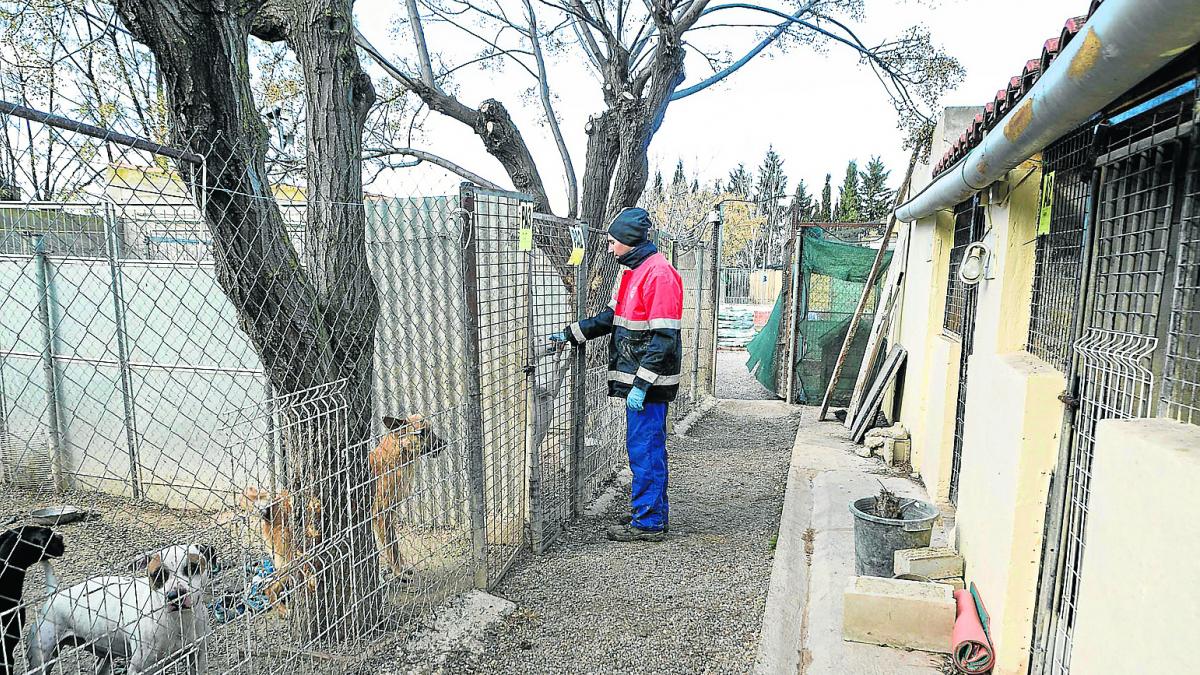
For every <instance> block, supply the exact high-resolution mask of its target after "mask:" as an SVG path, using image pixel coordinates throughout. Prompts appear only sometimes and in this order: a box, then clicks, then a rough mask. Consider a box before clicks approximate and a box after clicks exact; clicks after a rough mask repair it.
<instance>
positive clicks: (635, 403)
mask: <svg viewBox="0 0 1200 675" xmlns="http://www.w3.org/2000/svg"><path fill="white" fill-rule="evenodd" d="M625 405H626V406H628V407H629V409H630V410H632V411H634V412H642V411H643V410H645V409H646V390H645V389H638V388H637V387H634V388H632V389H630V390H629V395H628V396H626V397H625Z"/></svg>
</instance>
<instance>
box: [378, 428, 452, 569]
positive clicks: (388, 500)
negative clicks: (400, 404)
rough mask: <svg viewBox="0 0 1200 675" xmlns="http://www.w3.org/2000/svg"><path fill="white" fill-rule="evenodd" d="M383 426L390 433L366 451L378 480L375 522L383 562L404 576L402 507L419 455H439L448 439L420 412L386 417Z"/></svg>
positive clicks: (408, 492) (409, 493)
mask: <svg viewBox="0 0 1200 675" xmlns="http://www.w3.org/2000/svg"><path fill="white" fill-rule="evenodd" d="M383 426H384V427H385V428H386V429H387V430H388V433H387V435H385V436H384V437H383V439H382V440H380V441H379V445H378V446H376V447H375V449H374V450H372V451H371V452H370V454H368V455H367V463H368V464H369V465H370V468H371V479H372V480H373V481H374V482H375V503H374V504H373V505H372V507H371V511H372V515H373V523H372V524H373V526H374V529H375V543H376V544H377V545H378V546H379V555H380V557H381V558H382V560H383V563H384V564H385V565H387V566H388V568H389V569H391V570H392V573H393V574H395V575H396V576H397V577H402V576H404V574H405V573H406V571H407V570H406V568H405V565H404V555H403V553H402V552H401V549H400V541H399V536H400V534H399V526H400V520H401V517H400V512H399V507H400V504H401V503H403V502H404V500H405V499H408V497H409V495H411V494H412V481H413V474H414V473H415V472H416V469H417V458H418V457H420V456H422V455H428V454H432V455H436V454H437V453H439V452H441V451H442V449H443V448H445V447H446V443H445V442H444V441H442V439H440V438H438V437H437V435H436V434H434V433H433V431H431V430H430V429H429V424H428V423H427V422H426V421H425V418H424V417H422V416H421V415H409V416H408V417H407V418H406V419H403V420H400V419H396V418H395V417H384V418H383Z"/></svg>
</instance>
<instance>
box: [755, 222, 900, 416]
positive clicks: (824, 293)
mask: <svg viewBox="0 0 1200 675" xmlns="http://www.w3.org/2000/svg"><path fill="white" fill-rule="evenodd" d="M797 250H798V253H797V255H799V256H800V260H799V264H798V265H797V266H796V269H797V271H798V277H799V278H798V279H797V280H796V281H795V283H792V284H790V285H789V286H787V287H786V288H785V292H786V293H787V294H788V298H790V293H791V288H792V286H794V287H795V289H796V300H795V302H794V303H793V302H790V301H789V302H788V305H789V306H791V305H794V307H795V317H794V320H795V331H796V335H795V338H794V343H795V349H794V352H793V359H794V373H795V378H796V381H795V389H794V391H793V398H794V399H795V400H796V402H797V403H801V404H804V403H813V402H817V401H820V400H821V397H822V396H824V394H825V390H826V388H827V387H828V386H829V381H830V380H831V379H833V372H834V370H835V369H836V366H837V360H838V356H839V355H840V354H841V349H842V344H843V343H844V342H845V340H846V334H847V333H848V332H849V330H850V322H851V321H852V320H853V319H854V312H855V310H856V309H857V308H858V303H859V300H861V299H862V296H863V292H864V290H865V289H866V284H865V283H864V280H865V279H866V277H867V275H868V274H869V273H870V270H871V267H872V266H873V264H874V262H875V256H876V254H877V253H878V250H877V249H874V248H870V247H868V246H862V245H859V244H856V243H850V242H847V241H842V240H841V239H839V238H837V237H836V236H835V235H834V234H832V233H830V232H828V231H827V230H824V229H821V228H817V227H805V228H803V229H801V230H800V234H799V236H798V237H797ZM891 256H892V254H891V252H886V253H884V259H883V266H882V267H881V271H882V272H886V270H887V266H888V265H889V264H890V263H891ZM789 274H790V273H789ZM883 276H885V275H884V274H882V273H881V274H880V275H879V277H880V280H879V281H877V282H876V284H875V286H874V287H873V288H871V289H870V291H869V292H868V297H867V303H866V305H865V306H864V307H863V313H862V315H861V316H860V317H859V319H858V327H857V330H856V333H855V339H854V341H853V343H852V344H851V346H850V351H849V352H848V353H847V355H846V364H845V367H844V368H843V369H842V375H841V377H840V379H839V380H838V383H837V386H836V387H835V388H834V391H833V398H832V402H833V404H834V405H847V404H848V403H849V402H850V394H851V392H852V390H853V389H854V380H855V378H856V377H857V374H858V364H859V363H860V362H861V361H862V358H863V353H864V352H865V351H866V346H867V340H868V338H869V337H870V332H871V330H870V329H871V323H872V322H873V321H874V317H875V309H876V305H877V303H878V301H879V292H880V285H881V283H882V278H883ZM784 301H785V298H784V297H783V296H782V295H781V298H780V300H779V301H778V302H777V303H776V308H775V312H774V314H773V316H772V320H771V321H768V322H767V325H766V326H764V327H763V332H762V333H760V335H759V338H756V341H755V342H754V343H752V344H751V345H750V346H749V347H748V350H749V351H750V355H751V360H752V362H754V361H758V362H761V364H762V365H761V366H760V367H759V368H758V369H757V370H756V371H755V372H756V377H758V380H759V382H761V383H762V384H763V386H765V387H767V388H768V389H769V390H770V391H775V392H777V393H778V394H779V395H781V396H783V395H785V394H786V393H787V381H786V377H785V378H779V379H777V378H776V377H775V374H776V373H779V372H781V371H782V372H784V373H786V367H787V366H786V363H787V356H788V352H789V351H792V350H790V345H786V343H785V342H784V341H782V340H781V339H780V337H779V336H778V335H775V336H773V335H771V329H772V326H774V327H775V328H774V330H776V331H777V332H778V333H779V334H782V335H784V336H786V335H787V333H788V326H787V325H786V323H787V320H786V319H785V318H783V317H785V316H786V315H787V314H789V313H790V312H789V311H788V307H785V305H784ZM759 340H761V342H759ZM776 364H783V367H782V368H779V367H776Z"/></svg>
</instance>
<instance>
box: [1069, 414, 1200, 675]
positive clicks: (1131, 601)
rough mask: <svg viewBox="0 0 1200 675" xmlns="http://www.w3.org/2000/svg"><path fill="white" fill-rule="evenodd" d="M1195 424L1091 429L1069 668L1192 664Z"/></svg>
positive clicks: (1198, 523) (1198, 556) (1198, 437)
mask: <svg viewBox="0 0 1200 675" xmlns="http://www.w3.org/2000/svg"><path fill="white" fill-rule="evenodd" d="M1197 485H1200V427H1197V426H1194V425H1188V424H1183V423H1180V422H1174V421H1170V420H1165V419H1142V420H1109V421H1104V422H1101V423H1100V424H1099V425H1098V427H1097V430H1096V449H1095V460H1094V463H1093V465H1092V484H1091V503H1090V505H1089V515H1088V521H1087V530H1086V536H1087V539H1086V543H1085V548H1084V554H1083V571H1082V576H1081V583H1080V596H1079V604H1078V608H1079V614H1078V616H1079V618H1078V621H1077V623H1076V625H1075V639H1074V648H1073V650H1072V652H1071V672H1073V673H1088V674H1091V673H1096V674H1098V675H1104V674H1107V673H1114V674H1118V673H1120V674H1125V673H1194V672H1196V671H1197V665H1196V656H1195V653H1194V652H1195V649H1194V645H1195V643H1196V635H1197V626H1200V604H1198V603H1197V602H1196V587H1197V583H1198V582H1197V580H1198V579H1200V520H1197V518H1196V511H1197V508H1196V507H1197V504H1200V499H1198V498H1197V497H1196V490H1197Z"/></svg>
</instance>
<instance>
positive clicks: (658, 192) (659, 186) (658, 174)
mask: <svg viewBox="0 0 1200 675" xmlns="http://www.w3.org/2000/svg"><path fill="white" fill-rule="evenodd" d="M654 196H656V197H658V199H659V200H661V199H662V198H663V177H662V171H655V172H654Z"/></svg>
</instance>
